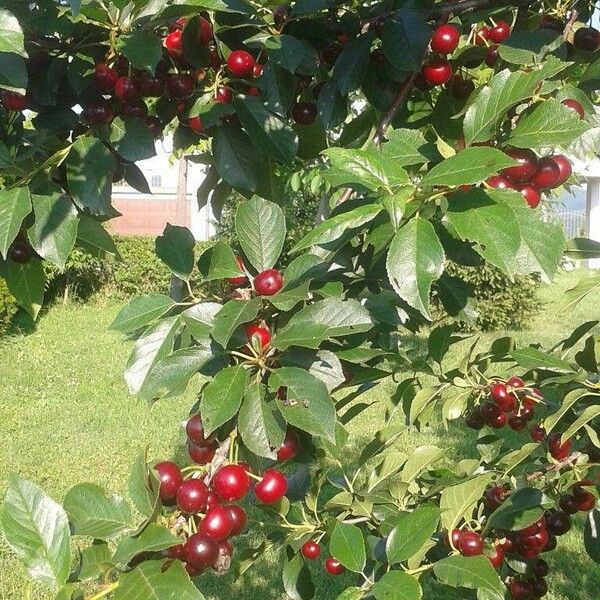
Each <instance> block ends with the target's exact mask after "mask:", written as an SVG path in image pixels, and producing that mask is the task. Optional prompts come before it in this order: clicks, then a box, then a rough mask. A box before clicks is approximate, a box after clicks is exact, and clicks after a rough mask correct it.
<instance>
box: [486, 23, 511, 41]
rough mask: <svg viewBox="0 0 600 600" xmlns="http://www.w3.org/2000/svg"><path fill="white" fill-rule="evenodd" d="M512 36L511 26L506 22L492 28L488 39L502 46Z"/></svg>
mask: <svg viewBox="0 0 600 600" xmlns="http://www.w3.org/2000/svg"><path fill="white" fill-rule="evenodd" d="M509 35H510V25H509V24H508V23H507V22H506V21H498V22H497V23H496V24H495V25H494V26H493V27H492V28H490V30H489V33H488V37H489V39H490V40H492V42H494V43H495V44H501V43H502V42H503V41H504V40H506V39H507V38H508V36H509Z"/></svg>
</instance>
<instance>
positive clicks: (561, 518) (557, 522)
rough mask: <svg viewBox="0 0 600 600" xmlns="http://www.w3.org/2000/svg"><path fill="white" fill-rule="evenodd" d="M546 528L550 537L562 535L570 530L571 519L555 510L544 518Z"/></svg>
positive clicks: (560, 511)
mask: <svg viewBox="0 0 600 600" xmlns="http://www.w3.org/2000/svg"><path fill="white" fill-rule="evenodd" d="M546 527H547V529H548V533H551V534H552V535H556V536H561V535H564V534H565V533H567V532H568V531H569V530H570V529H571V517H569V515H568V514H567V513H565V512H563V511H562V510H557V511H556V512H554V513H550V514H549V515H548V516H547V517H546Z"/></svg>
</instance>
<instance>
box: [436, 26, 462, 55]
mask: <svg viewBox="0 0 600 600" xmlns="http://www.w3.org/2000/svg"><path fill="white" fill-rule="evenodd" d="M459 42H460V31H459V30H458V29H457V28H456V27H454V25H449V24H444V25H440V26H439V27H438V28H437V29H436V30H435V31H434V32H433V37H432V38H431V49H432V50H433V52H438V53H439V54H452V53H453V52H454V51H455V50H456V48H458V43H459Z"/></svg>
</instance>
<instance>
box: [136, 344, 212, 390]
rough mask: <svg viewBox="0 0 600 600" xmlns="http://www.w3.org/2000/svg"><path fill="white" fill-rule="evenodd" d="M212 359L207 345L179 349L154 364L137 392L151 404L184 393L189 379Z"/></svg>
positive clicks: (210, 350)
mask: <svg viewBox="0 0 600 600" xmlns="http://www.w3.org/2000/svg"><path fill="white" fill-rule="evenodd" d="M213 357H214V353H213V351H212V349H211V348H210V345H209V344H208V343H207V344H206V345H204V346H193V347H191V348H181V349H180V350H176V351H175V352H173V354H170V355H169V356H165V357H164V358H162V359H160V360H158V361H157V362H155V363H154V365H153V366H152V368H151V369H150V370H149V371H148V374H147V375H146V378H145V379H144V383H143V385H142V387H141V388H140V391H139V396H140V398H142V399H143V400H147V401H148V402H152V401H154V400H158V399H159V398H164V397H168V396H175V395H178V394H182V393H183V392H185V390H186V388H187V385H188V383H189V381H190V379H191V378H192V377H193V376H194V375H195V374H196V373H197V372H198V371H199V370H200V368H201V367H202V366H203V365H205V364H206V363H207V362H208V361H209V360H211V359H212V358H213Z"/></svg>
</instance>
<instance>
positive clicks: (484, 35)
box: [474, 25, 491, 46]
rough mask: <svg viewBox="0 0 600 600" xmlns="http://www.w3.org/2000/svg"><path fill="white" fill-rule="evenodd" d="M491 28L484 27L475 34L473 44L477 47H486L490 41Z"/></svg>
mask: <svg viewBox="0 0 600 600" xmlns="http://www.w3.org/2000/svg"><path fill="white" fill-rule="evenodd" d="M490 32H491V27H488V26H487V25H484V26H483V27H482V28H481V29H480V30H479V31H477V33H475V37H474V42H475V44H476V45H477V46H487V43H488V40H489V39H490Z"/></svg>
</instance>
